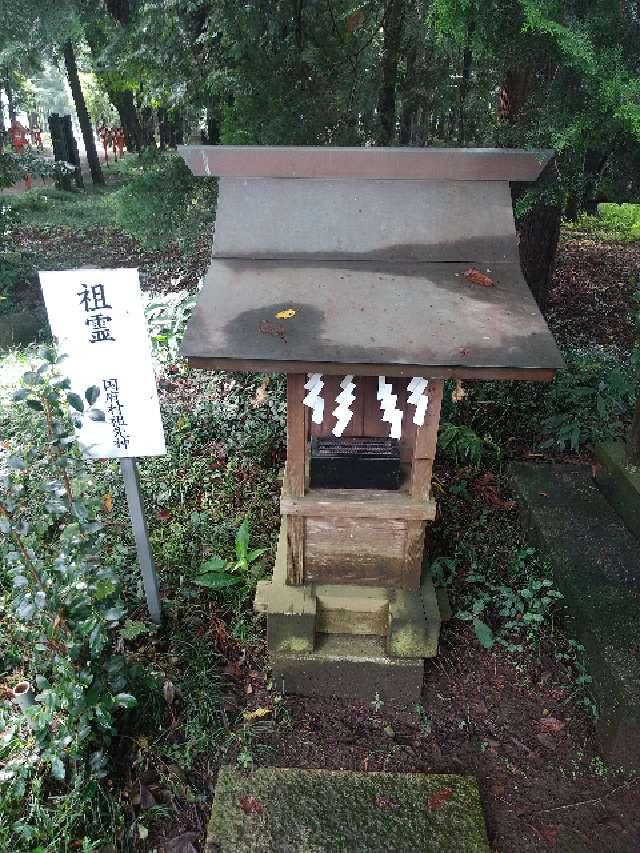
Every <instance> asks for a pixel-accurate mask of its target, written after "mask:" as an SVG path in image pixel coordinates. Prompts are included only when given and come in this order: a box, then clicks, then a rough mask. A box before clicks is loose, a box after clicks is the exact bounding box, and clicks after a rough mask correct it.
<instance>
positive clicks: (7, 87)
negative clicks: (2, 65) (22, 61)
mask: <svg viewBox="0 0 640 853" xmlns="http://www.w3.org/2000/svg"><path fill="white" fill-rule="evenodd" d="M4 91H5V93H6V95H7V112H8V113H9V125H11V122H12V121H13V120H14V119H15V118H17V116H16V105H15V104H14V102H13V89H12V87H11V83H10V81H9V70H8V69H7V71H6V75H5V78H4Z"/></svg>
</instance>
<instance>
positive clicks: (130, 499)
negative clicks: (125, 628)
mask: <svg viewBox="0 0 640 853" xmlns="http://www.w3.org/2000/svg"><path fill="white" fill-rule="evenodd" d="M120 468H121V470H122V477H123V479H124V490H125V492H126V495H127V503H128V505H129V517H130V518H131V526H132V527H133V535H134V537H135V540H136V551H137V554H138V563H139V564H140V571H141V573H142V582H143V584H144V594H145V597H146V599H147V607H148V608H149V616H151V619H152V621H153V622H155V623H156V625H159V624H160V621H161V618H162V611H161V608H160V593H159V591H158V576H157V574H156V567H155V565H154V563H153V554H152V553H151V547H150V545H149V532H148V530H147V520H146V518H145V515H144V506H143V503H142V495H141V494H140V479H139V477H138V465H137V463H136V460H135V459H134V458H132V457H122V458H121V459H120Z"/></svg>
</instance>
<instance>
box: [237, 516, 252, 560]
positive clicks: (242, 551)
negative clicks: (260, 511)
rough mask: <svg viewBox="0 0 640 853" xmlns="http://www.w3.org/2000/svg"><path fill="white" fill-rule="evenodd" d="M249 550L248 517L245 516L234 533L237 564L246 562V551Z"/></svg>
mask: <svg viewBox="0 0 640 853" xmlns="http://www.w3.org/2000/svg"><path fill="white" fill-rule="evenodd" d="M248 548H249V516H245V518H244V521H243V522H242V524H241V525H240V527H239V528H238V532H237V533H236V558H237V559H238V561H239V562H241V561H243V560H246V558H247V550H248Z"/></svg>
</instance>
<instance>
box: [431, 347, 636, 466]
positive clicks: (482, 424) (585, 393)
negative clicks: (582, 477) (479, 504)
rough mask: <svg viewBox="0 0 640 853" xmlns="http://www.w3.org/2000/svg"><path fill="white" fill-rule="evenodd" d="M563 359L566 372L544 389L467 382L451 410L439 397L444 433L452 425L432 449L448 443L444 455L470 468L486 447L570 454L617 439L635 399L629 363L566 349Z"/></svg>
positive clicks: (611, 354) (611, 352)
mask: <svg viewBox="0 0 640 853" xmlns="http://www.w3.org/2000/svg"><path fill="white" fill-rule="evenodd" d="M564 358H565V362H566V369H565V370H560V371H558V373H557V375H556V377H555V379H554V380H553V382H551V383H548V384H547V383H542V382H468V383H465V390H466V393H467V396H466V398H465V399H464V400H462V401H461V402H459V403H457V404H455V405H454V404H453V403H452V402H451V398H450V395H445V401H444V404H443V415H442V417H443V422H444V423H445V429H446V428H447V427H449V424H453V425H454V426H455V427H457V430H456V432H455V434H454V433H453V432H452V433H451V436H450V435H449V433H447V432H446V431H445V432H444V433H443V438H442V440H441V442H440V444H439V446H442V441H445V443H446V442H448V441H449V438H452V441H451V442H450V443H449V446H447V447H443V449H444V450H445V452H448V453H449V454H452V455H453V456H454V458H456V450H457V457H461V458H465V457H466V458H467V459H469V461H474V460H475V458H476V456H477V455H478V452H480V451H481V450H482V447H484V448H486V447H487V445H488V444H492V445H493V447H494V449H495V448H496V447H501V448H503V449H507V450H508V449H509V448H510V447H516V448H517V447H518V446H521V445H523V444H525V445H527V446H529V447H544V448H555V449H558V450H570V451H573V452H578V451H580V450H581V449H582V448H583V447H585V446H586V445H593V444H594V443H596V442H598V441H609V440H614V439H617V438H620V437H621V436H622V435H623V434H624V431H625V418H626V417H628V416H629V415H630V413H631V410H632V406H633V401H634V398H635V387H634V382H635V373H636V369H635V367H634V364H633V361H632V359H630V358H628V357H626V358H625V357H624V356H623V355H622V354H621V353H620V352H619V351H618V350H617V349H616V348H613V347H609V348H607V347H601V346H593V347H587V348H573V349H568V350H566V351H565V352H564ZM449 429H451V427H449ZM469 430H471V431H472V432H473V435H475V439H474V438H473V435H472V434H471V432H469ZM480 436H482V439H480V438H479V437H480ZM453 439H455V440H453ZM480 441H481V442H482V446H480V445H479V444H478V442H480ZM458 445H459V447H458Z"/></svg>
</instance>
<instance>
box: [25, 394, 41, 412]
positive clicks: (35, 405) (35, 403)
mask: <svg viewBox="0 0 640 853" xmlns="http://www.w3.org/2000/svg"><path fill="white" fill-rule="evenodd" d="M27 406H29V408H30V409H33V410H34V411H36V412H44V406H43V405H42V403H41V402H40V400H36V399H34V398H33V397H30V398H29V399H28V400H27Z"/></svg>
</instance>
